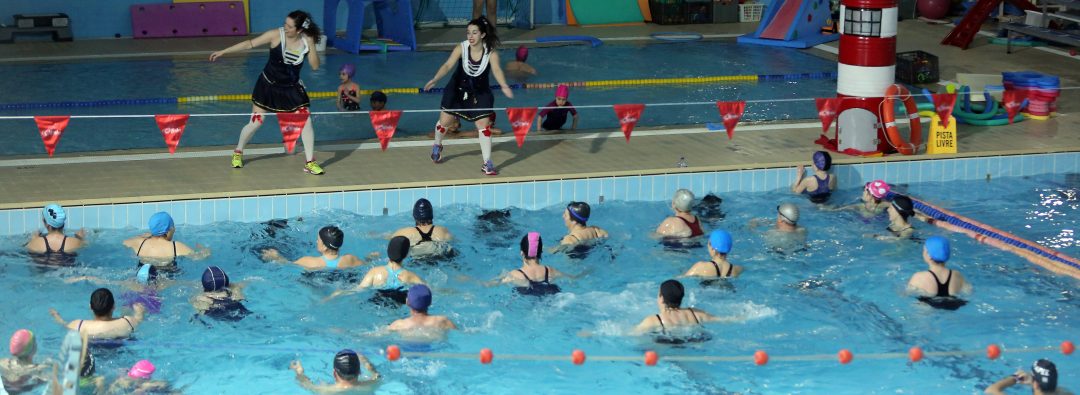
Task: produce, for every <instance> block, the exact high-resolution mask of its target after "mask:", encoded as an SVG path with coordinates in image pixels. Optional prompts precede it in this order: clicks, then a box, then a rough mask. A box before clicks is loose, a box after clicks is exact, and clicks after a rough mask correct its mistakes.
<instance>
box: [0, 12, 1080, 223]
mask: <svg viewBox="0 0 1080 395" xmlns="http://www.w3.org/2000/svg"><path fill="white" fill-rule="evenodd" d="M755 27H756V24H717V25H687V26H674V27H673V26H658V25H641V26H623V27H600V28H579V27H565V26H551V27H541V28H538V29H535V30H531V31H530V30H521V29H503V30H502V31H501V34H502V37H503V39H504V41H506V42H507V43H509V44H512V45H516V43H517V42H519V41H531V40H532V39H534V38H535V37H538V36H547V35H562V34H578V35H591V36H596V37H600V38H611V39H614V40H635V39H636V38H641V37H647V36H648V35H649V34H650V33H652V32H658V31H691V32H698V33H701V34H705V35H715V36H709V37H715V38H714V39H730V38H724V37H731V36H733V35H734V34H738V33H743V32H746V31H751V30H753V29H754V28H755ZM948 30H949V27H947V26H935V25H928V24H926V23H923V22H919V21H911V20H908V21H903V22H901V23H900V35H899V39H898V45H897V51H898V52H902V51H910V50H916V49H922V50H924V51H928V52H931V53H934V54H936V55H937V56H938V57H939V59H940V73H941V75H942V77H943V78H946V79H951V78H953V76H955V75H956V73H981V74H996V73H1000V72H1001V71H1019V70H1034V71H1039V72H1042V73H1047V74H1052V75H1058V76H1060V77H1061V84H1062V86H1063V87H1076V86H1080V84H1078V79H1080V73H1078V72H1076V67H1077V66H1080V57H1072V58H1070V57H1068V56H1062V55H1060V54H1054V53H1050V52H1046V51H1042V50H1038V49H1033V48H1018V49H1016V50H1015V51H1014V53H1013V54H1012V55H1006V54H1005V48H1004V47H1002V46H998V45H992V44H989V43H988V41H987V38H986V37H981V36H980V37H978V38H977V39H976V41H975V42H974V43H973V44H972V46H971V48H970V49H968V50H966V51H962V50H960V49H959V48H955V47H947V46H941V45H938V41H940V39H941V38H942V37H944V36H945V35H946V34H947V33H948ZM461 36H462V34H461V29H460V28H457V29H435V30H422V31H420V32H418V39H419V41H420V43H421V49H423V50H427V49H442V50H445V48H446V47H447V44H446V43H453V42H456V41H458V40H460V37H461ZM235 41H237V40H236V39H235V38H214V39H197V40H196V39H166V40H128V39H121V40H86V41H76V42H73V43H52V42H28V43H16V44H9V45H0V59H4V60H3V61H0V65H2V64H3V63H11V62H72V61H87V59H94V58H101V57H102V56H101V55H102V54H105V57H107V58H140V57H163V56H165V57H171V56H179V57H195V56H199V57H203V56H207V54H208V53H209V52H210V51H211V50H215V49H218V48H221V47H224V46H226V45H229V44H231V43H233V42H235ZM836 45H837V43H836V42H833V43H829V44H827V46H829V47H831V48H833V49H835V47H836ZM809 51H811V52H812V53H814V54H815V55H818V56H822V57H826V58H830V59H835V58H836V56H835V55H834V53H835V51H829V49H828V48H825V49H812V50H809ZM262 53H263V51H262V50H260V51H257V54H256V55H257V56H262ZM500 103H501V104H505V99H502V101H501V102H499V103H497V104H500ZM1058 103H1059V109H1058V111H1059V113H1060V115H1059V116H1057V117H1054V118H1052V119H1050V120H1047V121H1024V122H1020V123H1017V124H1013V125H1006V126H995V127H976V126H969V125H960V126H959V128H958V135H959V142H958V145H959V151H960V153H959V154H955V155H934V156H928V155H914V156H900V155H891V156H888V157H881V158H863V157H851V156H846V155H839V154H838V155H835V156H834V158H835V162H836V163H838V164H846V163H867V162H880V161H904V160H926V159H935V158H952V157H971V156H991V155H1014V154H1030V153H1044V152H1065V151H1078V150H1080V133H1078V131H1080V119H1078V118H1077V117H1075V116H1073V115H1072V114H1074V113H1076V112H1077V110H1078V109H1080V92H1078V91H1077V90H1070V89H1066V90H1062V92H1061V96H1060V97H1059V99H1058ZM806 105H811V104H810V103H807V104H806ZM124 111H127V110H124ZM647 111H648V110H647ZM27 115H31V114H27ZM585 115H588V114H585ZM432 118H433V119H434V117H433V116H432ZM240 126H241V125H239V124H237V123H236V122H235V120H232V121H223V122H222V123H221V128H222V129H223V131H222V132H223V133H238V132H239V127H240ZM269 127H270V126H268V128H269ZM264 129H266V128H264ZM1070 130H1072V132H1070ZM261 133H264V134H265V133H274V131H266V130H263V131H262V132H261ZM317 133H318V132H317V131H316V135H317ZM820 133H821V127H820V123H819V122H818V121H817V120H803V121H800V122H785V123H767V124H756V125H740V126H739V127H738V128H737V129H736V131H735V138H734V140H730V141H729V140H728V139H727V137H726V135H724V133H723V132H710V131H707V130H706V129H705V128H704V126H702V125H690V126H672V127H664V128H653V127H639V128H637V129H636V130H635V132H634V134H633V137H632V138H631V140H630V141H629V143H627V142H626V141H625V140H624V139H623V135H622V133H621V132H620V131H618V130H591V131H579V132H577V133H565V134H540V135H532V134H530V136H529V137H528V139H527V140H526V143H525V145H524V147H523V148H520V149H519V148H518V147H517V144H516V143H515V142H514V139H513V137H512V136H505V137H500V138H497V139H496V142H495V146H494V149H493V160H494V162H495V164H496V166H497V167H498V168H499V171H500V172H501V174H500V175H499V176H495V177H489V176H485V175H483V174H481V173H480V171H479V167H480V164H481V163H480V162H481V160H480V148H479V146H478V144H477V143H476V141H475V138H471V139H453V140H447V141H446V142H445V143H446V150H445V151H444V163H440V164H437V165H436V164H432V163H431V161H430V160H429V159H428V155H429V153H430V147H431V141H430V140H429V139H424V138H398V139H395V140H394V142H393V143H392V144H391V146H390V149H388V150H387V151H385V152H380V151H379V149H378V142H376V141H356V142H333V143H324V144H319V145H317V149H318V152H317V154H316V158H317V159H318V160H319V161H320V162H322V163H323V167H324V168H325V169H326V174H325V175H322V176H318V177H316V176H311V175H307V174H304V173H303V172H301V167H302V166H303V156H302V154H301V153H300V152H302V149H301V148H300V147H297V152H298V154H297V155H285V154H284V153H282V149H281V146H280V145H252V146H250V147H249V148H248V150H247V153H246V155H245V159H246V163H245V167H244V168H243V169H232V168H230V167H229V165H228V161H229V159H228V156H229V155H230V152H231V149H232V147H198V148H182V149H181V150H179V151H178V153H177V155H174V156H171V157H170V156H169V155H168V154H167V153H165V154H162V151H163V150H161V149H157V150H126V151H109V152H100V153H82V154H58V155H57V156H56V157H54V158H47V157H46V156H44V155H35V156H8V157H3V158H0V168H2V169H3V170H0V186H2V188H0V209H11V208H31V207H40V206H42V205H43V204H44V203H46V202H59V203H61V204H64V205H92V204H110V203H131V202H153V201H167V200H185V199H206V198H222V197H238V196H260V195H277V194H294V193H311V192H327V191H354V190H373V189H392V188H410V187H424V186H442V185H463V184H479V183H506V182H521V181H533V180H557V179H573V178H585V177H600V176H620V175H651V174H665V173H679V172H697V171H724V170H740V169H760V168H777V167H792V166H795V165H796V164H802V163H806V162H807V161H808V159H809V156H810V153H811V152H813V151H815V150H818V149H820V147H819V146H818V145H816V144H814V143H813V141H814V140H815V139H816V138H817V137H818V136H819V135H820ZM680 157H685V158H686V161H687V162H688V163H689V167H687V168H681V169H680V168H675V166H674V164H675V162H676V161H677V160H678V159H679V158H680Z"/></svg>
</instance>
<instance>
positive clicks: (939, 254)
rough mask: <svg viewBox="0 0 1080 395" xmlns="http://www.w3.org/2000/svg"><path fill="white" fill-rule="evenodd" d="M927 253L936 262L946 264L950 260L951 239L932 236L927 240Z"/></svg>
mask: <svg viewBox="0 0 1080 395" xmlns="http://www.w3.org/2000/svg"><path fill="white" fill-rule="evenodd" d="M926 253H927V254H929V255H930V259H933V260H934V262H940V263H944V262H946V261H948V260H949V239H946V238H944V237H941V236H932V237H930V238H929V239H926Z"/></svg>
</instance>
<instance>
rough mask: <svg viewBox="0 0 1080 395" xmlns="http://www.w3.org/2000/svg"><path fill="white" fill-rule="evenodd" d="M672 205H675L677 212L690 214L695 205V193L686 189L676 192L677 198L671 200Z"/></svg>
mask: <svg viewBox="0 0 1080 395" xmlns="http://www.w3.org/2000/svg"><path fill="white" fill-rule="evenodd" d="M671 203H672V204H674V205H675V209H676V210H679V211H682V212H684V213H685V212H689V211H690V207H691V206H693V205H694V193H693V192H690V191H689V190H686V189H680V190H678V191H675V198H674V199H671Z"/></svg>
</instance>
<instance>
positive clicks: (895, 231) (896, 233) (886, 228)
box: [885, 225, 952, 283]
mask: <svg viewBox="0 0 1080 395" xmlns="http://www.w3.org/2000/svg"><path fill="white" fill-rule="evenodd" d="M911 228H914V226H911V225H908V227H906V228H904V229H900V230H893V229H892V225H890V226H886V227H885V230H887V231H889V233H892V234H893V236H896V237H903V236H902V235H903V234H904V231H905V230H908V229H911ZM930 273H931V274H933V273H934V272H930ZM949 275H950V276H952V272H951V271H950V272H949ZM935 278H936V277H935ZM946 283H948V281H946Z"/></svg>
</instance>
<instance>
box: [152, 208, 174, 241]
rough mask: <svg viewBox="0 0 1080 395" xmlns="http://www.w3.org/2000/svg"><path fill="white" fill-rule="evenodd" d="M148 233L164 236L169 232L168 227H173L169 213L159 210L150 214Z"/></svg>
mask: <svg viewBox="0 0 1080 395" xmlns="http://www.w3.org/2000/svg"><path fill="white" fill-rule="evenodd" d="M149 225H150V234H151V235H154V236H164V235H165V234H166V233H169V229H172V228H173V220H172V217H170V216H169V213H166V212H164V211H159V212H157V213H154V215H151V216H150V224H149Z"/></svg>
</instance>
